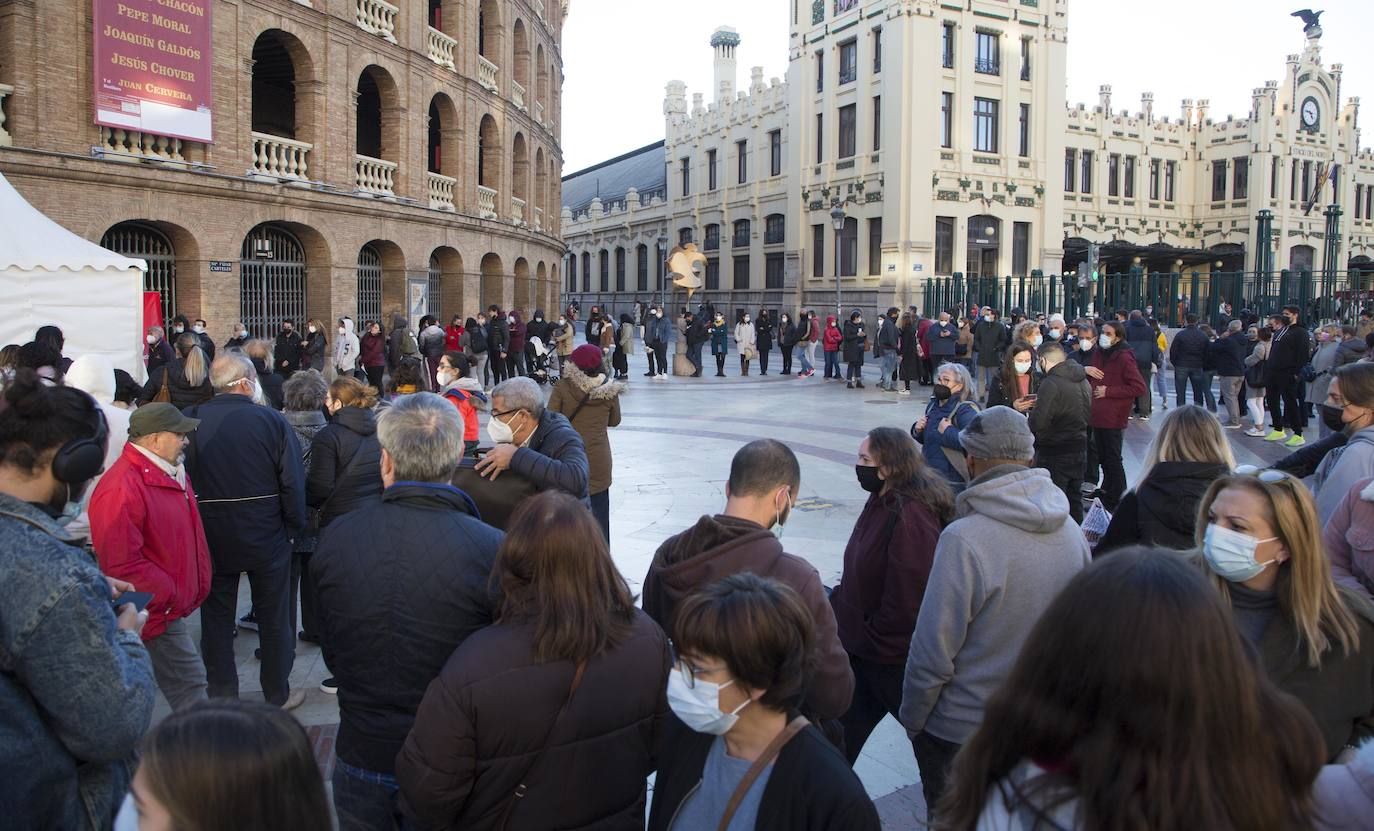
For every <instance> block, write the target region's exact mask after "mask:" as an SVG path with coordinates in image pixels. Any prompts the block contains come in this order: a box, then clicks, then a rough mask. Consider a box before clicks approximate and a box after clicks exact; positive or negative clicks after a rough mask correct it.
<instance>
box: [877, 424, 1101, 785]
mask: <svg viewBox="0 0 1374 831" xmlns="http://www.w3.org/2000/svg"><path fill="white" fill-rule="evenodd" d="M959 438H960V441H961V442H962V444H963V447H964V456H965V458H966V459H967V461H968V469H969V477H970V481H969V484H968V487H967V488H966V489H965V490H964V491H963V492H962V493H960V494H959V496H958V497H957V498H956V499H955V513H956V515H957V516H958V519H956V520H955V521H954V522H952V523H950V525H949V526H948V527H947V528H945V530H944V533H942V534H941V535H940V542H939V544H938V545H937V546H936V548H935V562H934V565H933V567H932V568H931V572H930V582H929V583H928V584H927V585H926V593H925V600H924V601H923V602H922V603H921V611H920V614H919V615H918V616H917V618H916V630H915V632H914V634H913V635H912V638H911V650H910V652H909V653H908V654H907V663H906V680H905V683H904V685H903V690H902V708H901V711H900V720H901V722H902V724H903V725H904V726H905V727H906V729H907V732H908V734H909V735H910V736H911V743H912V747H913V749H914V750H915V753H916V764H917V766H918V767H919V768H920V770H921V788H922V790H923V791H924V792H925V797H926V804H927V805H928V806H933V805H935V804H936V803H937V802H938V801H939V799H940V796H941V794H942V793H943V792H944V789H945V782H946V781H947V779H948V775H949V763H950V762H951V761H952V760H953V759H954V755H955V754H956V753H957V752H958V750H959V748H960V747H961V746H962V745H963V744H964V743H965V742H967V741H968V740H969V738H970V737H971V736H972V735H973V733H974V731H975V730H977V729H978V726H979V725H980V724H981V723H982V721H983V708H984V706H985V705H986V703H987V700H988V698H989V696H991V695H992V693H993V691H994V690H996V689H997V687H998V686H999V685H1000V684H1001V683H1002V680H1003V679H1004V678H1006V676H1007V674H1008V673H1009V672H1010V671H1011V668H1012V665H1013V664H1014V663H1015V661H1016V656H1017V654H1018V653H1020V651H1021V643H1022V641H1023V640H1024V639H1025V636H1026V634H1027V633H1028V632H1029V631H1030V629H1031V627H1032V626H1033V625H1034V624H1035V621H1036V620H1038V619H1039V617H1040V615H1041V613H1042V612H1044V610H1045V608H1046V607H1048V606H1049V604H1050V602H1051V601H1053V600H1054V598H1055V595H1057V594H1058V593H1059V591H1060V590H1061V589H1063V588H1064V586H1065V585H1067V584H1068V582H1069V580H1071V579H1072V578H1073V576H1074V575H1075V574H1077V573H1078V572H1079V571H1082V570H1083V569H1084V568H1085V567H1087V565H1088V563H1089V562H1090V560H1091V554H1090V552H1089V550H1088V544H1087V542H1086V541H1085V540H1084V538H1083V531H1082V529H1081V528H1079V527H1078V524H1077V523H1076V522H1074V521H1073V519H1072V518H1071V517H1070V516H1069V502H1068V499H1067V498H1066V497H1065V496H1064V492H1063V491H1062V490H1060V489H1059V487H1058V486H1056V485H1055V484H1054V481H1053V480H1052V479H1051V478H1050V474H1049V472H1048V471H1046V470H1044V469H1042V468H1032V467H1031V463H1032V459H1034V457H1035V440H1034V438H1033V436H1032V434H1031V430H1030V425H1029V423H1028V422H1027V420H1026V417H1025V416H1023V415H1021V414H1020V413H1018V412H1016V411H1015V410H1013V409H1011V408H1010V407H990V408H988V409H987V410H984V411H983V412H981V413H979V414H978V415H977V416H976V417H975V418H974V419H973V421H972V422H970V423H969V425H968V427H966V428H964V430H963V431H962V432H960V434H959Z"/></svg>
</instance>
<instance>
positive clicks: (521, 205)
mask: <svg viewBox="0 0 1374 831" xmlns="http://www.w3.org/2000/svg"><path fill="white" fill-rule="evenodd" d="M510 221H511V222H512V223H513V224H515V225H524V224H525V200H523V199H519V198H517V197H514V196H512V197H511V200H510Z"/></svg>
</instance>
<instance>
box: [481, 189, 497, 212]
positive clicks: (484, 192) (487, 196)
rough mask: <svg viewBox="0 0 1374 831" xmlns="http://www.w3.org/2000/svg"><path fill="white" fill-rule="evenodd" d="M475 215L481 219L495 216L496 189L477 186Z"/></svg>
mask: <svg viewBox="0 0 1374 831" xmlns="http://www.w3.org/2000/svg"><path fill="white" fill-rule="evenodd" d="M477 215H478V216H480V217H482V218H483V219H495V218H496V190H495V189H493V188H489V187H484V186H482V185H478V186H477Z"/></svg>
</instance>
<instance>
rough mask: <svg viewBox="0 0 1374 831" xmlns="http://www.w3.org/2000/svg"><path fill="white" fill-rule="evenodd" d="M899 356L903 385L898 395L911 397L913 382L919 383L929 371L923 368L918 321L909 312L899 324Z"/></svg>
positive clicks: (903, 313)
mask: <svg viewBox="0 0 1374 831" xmlns="http://www.w3.org/2000/svg"><path fill="white" fill-rule="evenodd" d="M897 355H898V356H899V357H900V359H901V364H900V365H899V366H898V367H897V372H898V374H899V375H900V376H901V378H902V384H903V386H902V389H901V390H899V391H898V393H899V394H900V395H910V394H911V382H912V381H919V380H920V379H921V375H922V373H923V372H925V373H926V374H929V371H928V370H922V368H921V338H920V333H919V330H918V329H917V326H916V320H915V319H914V318H913V317H912V316H911V312H909V311H907V312H902V317H901V319H900V320H898V322H897Z"/></svg>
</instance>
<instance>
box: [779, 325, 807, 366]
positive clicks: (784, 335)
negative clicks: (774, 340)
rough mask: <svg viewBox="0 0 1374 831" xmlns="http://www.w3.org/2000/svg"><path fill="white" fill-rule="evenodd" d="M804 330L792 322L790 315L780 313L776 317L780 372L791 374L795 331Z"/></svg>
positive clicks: (795, 341) (795, 337)
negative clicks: (780, 358) (780, 357)
mask: <svg viewBox="0 0 1374 831" xmlns="http://www.w3.org/2000/svg"><path fill="white" fill-rule="evenodd" d="M803 325H805V324H803ZM799 331H800V332H803V333H804V332H805V330H804V329H801V328H800V327H798V326H797V324H795V323H793V322H792V316H791V315H790V314H788V313H787V312H783V313H782V317H780V318H779V319H778V348H779V349H781V350H782V374H783V375H791V374H792V350H793V348H794V347H796V345H797V333H798V332H799Z"/></svg>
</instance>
